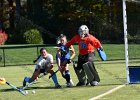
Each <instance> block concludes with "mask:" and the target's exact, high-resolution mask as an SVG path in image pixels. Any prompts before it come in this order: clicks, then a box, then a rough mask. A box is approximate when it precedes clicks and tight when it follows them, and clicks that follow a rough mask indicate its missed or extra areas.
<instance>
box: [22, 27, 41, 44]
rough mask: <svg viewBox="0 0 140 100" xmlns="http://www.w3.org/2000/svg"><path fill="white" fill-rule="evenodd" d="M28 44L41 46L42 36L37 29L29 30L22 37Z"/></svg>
mask: <svg viewBox="0 0 140 100" xmlns="http://www.w3.org/2000/svg"><path fill="white" fill-rule="evenodd" d="M23 37H24V39H25V41H26V43H28V44H43V40H42V36H41V34H40V32H39V31H38V30H37V29H30V30H28V31H26V32H25V33H24V35H23Z"/></svg>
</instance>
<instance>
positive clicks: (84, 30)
mask: <svg viewBox="0 0 140 100" xmlns="http://www.w3.org/2000/svg"><path fill="white" fill-rule="evenodd" d="M78 33H79V35H80V37H81V38H84V37H85V36H86V35H87V34H89V29H88V27H87V26H86V25H81V26H80V27H79V30H78Z"/></svg>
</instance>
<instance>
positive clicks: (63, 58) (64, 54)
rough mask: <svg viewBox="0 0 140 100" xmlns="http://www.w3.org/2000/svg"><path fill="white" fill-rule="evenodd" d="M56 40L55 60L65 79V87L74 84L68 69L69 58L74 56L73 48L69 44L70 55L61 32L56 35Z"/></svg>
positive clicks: (65, 39)
mask: <svg viewBox="0 0 140 100" xmlns="http://www.w3.org/2000/svg"><path fill="white" fill-rule="evenodd" d="M58 41H59V43H57V44H59V45H58V47H59V48H58V50H57V54H56V62H57V64H58V67H59V70H60V72H61V75H62V77H63V78H64V79H66V84H67V87H71V86H73V85H74V83H73V81H72V79H71V77H70V71H69V69H68V66H69V63H70V60H71V59H73V58H74V56H75V50H74V48H73V46H72V45H71V46H70V50H71V56H70V51H69V49H67V48H65V46H64V45H65V44H66V42H67V38H66V36H65V35H63V34H61V35H60V36H59V37H58Z"/></svg>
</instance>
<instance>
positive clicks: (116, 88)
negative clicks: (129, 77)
mask: <svg viewBox="0 0 140 100" xmlns="http://www.w3.org/2000/svg"><path fill="white" fill-rule="evenodd" d="M124 86H125V84H123V85H119V86H117V87H115V88H113V89H111V90H109V91H107V92H105V93H103V94H100V95H98V96H96V97H93V98H91V99H89V100H97V99H100V98H101V97H103V96H106V95H108V94H111V93H112V92H114V91H116V90H118V89H120V88H122V87H124Z"/></svg>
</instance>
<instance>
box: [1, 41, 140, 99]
mask: <svg viewBox="0 0 140 100" xmlns="http://www.w3.org/2000/svg"><path fill="white" fill-rule="evenodd" d="M112 46H113V45H111V44H110V45H105V46H104V48H105V50H106V53H107V55H108V58H109V59H112V58H117V59H122V58H123V57H124V51H123V50H124V48H122V47H123V45H115V46H114V47H113V48H112ZM113 50H114V52H111V51H113ZM13 51H14V50H13ZM23 51H24V49H23ZM137 52H138V51H137ZM28 53H29V54H30V53H32V52H31V51H26V53H25V54H24V55H23V57H24V56H25V55H26V54H28ZM9 54H11V55H10V56H12V53H10V52H9ZM29 54H28V55H29ZM112 56H113V57H112ZM16 57H18V55H16ZM111 57H112V58H111ZM27 58H28V57H27ZM13 59H14V57H13ZM123 59H124V58H123ZM26 60H28V59H25V61H26ZM32 60H33V58H32ZM131 64H132V65H138V66H139V65H140V60H139V59H136V60H132V61H131ZM95 66H96V68H97V71H98V73H99V75H100V78H101V82H100V84H99V85H98V86H95V87H93V86H84V87H76V86H74V87H72V88H67V87H66V84H65V83H66V82H65V80H64V79H63V78H62V77H61V75H60V73H59V72H58V73H57V77H58V80H59V82H60V84H61V85H62V89H54V88H53V86H54V84H53V82H52V80H51V79H49V78H48V76H49V75H47V76H45V77H43V78H42V79H40V80H38V81H37V83H36V84H33V85H32V86H30V87H29V88H27V91H28V95H27V96H23V95H21V94H20V93H19V92H17V91H15V90H13V89H12V88H11V87H10V86H8V85H6V84H5V85H0V100H32V99H33V100H40V99H41V100H89V99H91V98H93V97H96V96H99V95H101V94H103V93H106V92H108V91H109V90H111V89H113V88H115V87H118V86H120V85H123V84H125V83H126V82H127V80H126V70H125V69H126V68H125V60H108V61H104V62H103V61H100V60H99V59H97V60H96V61H95ZM56 69H57V66H56V65H55V66H54V70H56ZM69 69H70V72H71V77H72V80H73V82H74V83H75V84H76V83H77V82H78V80H77V77H76V75H75V72H74V70H73V67H72V64H70V66H69ZM33 71H34V65H18V66H7V67H0V77H5V79H6V80H7V81H8V82H10V83H12V84H13V85H16V86H18V87H20V86H22V81H23V78H24V77H25V76H31V75H32V72H33ZM32 90H35V91H36V93H35V94H32ZM139 92H140V85H139V84H128V85H126V86H124V87H122V88H120V89H118V90H117V91H114V92H112V93H110V94H108V95H105V96H103V97H101V98H100V99H101V100H104V99H105V100H139V99H140V95H139Z"/></svg>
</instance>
